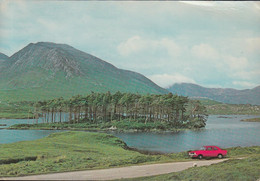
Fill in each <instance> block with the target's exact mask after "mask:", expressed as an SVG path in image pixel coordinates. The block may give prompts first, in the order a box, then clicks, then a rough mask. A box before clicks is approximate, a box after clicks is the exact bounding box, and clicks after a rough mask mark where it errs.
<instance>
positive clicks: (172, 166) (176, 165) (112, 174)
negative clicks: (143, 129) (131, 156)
mask: <svg viewBox="0 0 260 181" xmlns="http://www.w3.org/2000/svg"><path fill="white" fill-rule="evenodd" d="M225 160H227V159H221V160H219V159H212V160H194V161H188V162H173V163H160V164H150V165H139V166H128V167H121V168H109V169H101V170H86V171H74V172H63V173H52V174H44V175H33V176H24V177H8V178H0V180H113V179H121V178H136V177H145V176H153V175H160V174H166V173H171V172H179V171H182V170H185V169H188V168H190V167H193V165H194V163H196V164H197V166H205V165H211V164H214V163H219V162H222V161H225Z"/></svg>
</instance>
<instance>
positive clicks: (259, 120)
mask: <svg viewBox="0 0 260 181" xmlns="http://www.w3.org/2000/svg"><path fill="white" fill-rule="evenodd" d="M241 121H244V122H260V118H250V119H242V120H241Z"/></svg>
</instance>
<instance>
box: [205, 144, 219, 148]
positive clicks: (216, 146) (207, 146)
mask: <svg viewBox="0 0 260 181" xmlns="http://www.w3.org/2000/svg"><path fill="white" fill-rule="evenodd" d="M203 147H205V148H208V147H217V148H218V146H214V145H210V146H203Z"/></svg>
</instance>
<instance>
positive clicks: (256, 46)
mask: <svg viewBox="0 0 260 181" xmlns="http://www.w3.org/2000/svg"><path fill="white" fill-rule="evenodd" d="M245 41H246V46H245V48H246V50H247V52H249V53H251V52H257V53H259V52H260V37H256V38H247V39H246V40H245Z"/></svg>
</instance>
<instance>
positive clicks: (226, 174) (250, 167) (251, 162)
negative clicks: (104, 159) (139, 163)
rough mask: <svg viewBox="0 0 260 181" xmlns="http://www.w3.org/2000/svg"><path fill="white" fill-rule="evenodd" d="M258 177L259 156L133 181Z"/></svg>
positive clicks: (248, 179)
mask: <svg viewBox="0 0 260 181" xmlns="http://www.w3.org/2000/svg"><path fill="white" fill-rule="evenodd" d="M259 177H260V155H255V156H251V157H249V158H245V159H242V160H240V159H232V160H227V161H224V162H221V163H217V164H213V165H210V166H202V167H192V168H189V169H187V170H184V171H181V172H175V173H170V174H163V175H159V176H152V177H142V178H135V179H123V180H128V181H131V180H135V181H139V180H140V181H146V180H147V181H154V180H164V181H167V180H176V181H178V180H182V181H193V180H194V181H195V180H200V181H215V180H221V181H255V180H257V179H259Z"/></svg>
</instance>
